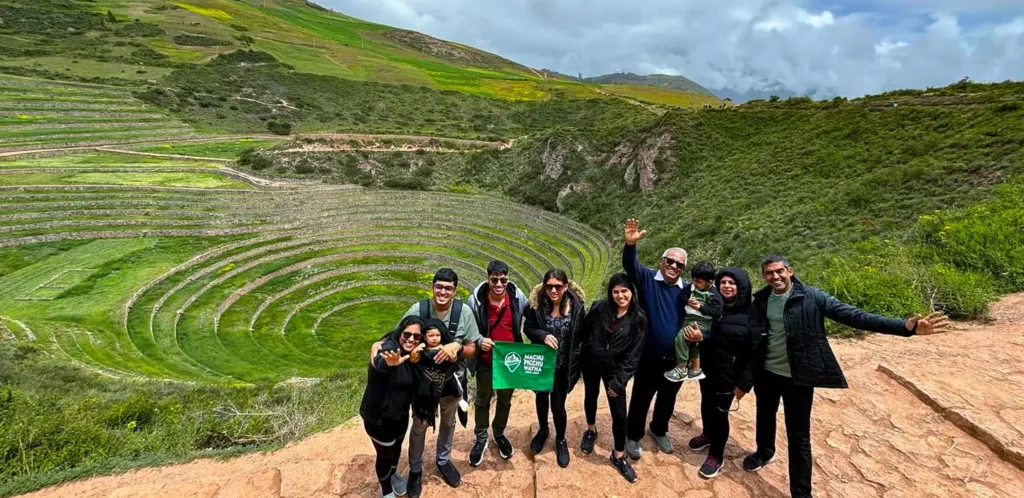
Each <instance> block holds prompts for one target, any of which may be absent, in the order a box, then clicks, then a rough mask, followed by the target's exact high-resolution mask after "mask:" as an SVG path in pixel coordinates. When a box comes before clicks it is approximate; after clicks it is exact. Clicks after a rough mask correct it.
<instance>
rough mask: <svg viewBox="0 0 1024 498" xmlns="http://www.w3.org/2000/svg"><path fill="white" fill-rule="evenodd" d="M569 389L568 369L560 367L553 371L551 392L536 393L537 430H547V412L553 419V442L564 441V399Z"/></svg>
mask: <svg viewBox="0 0 1024 498" xmlns="http://www.w3.org/2000/svg"><path fill="white" fill-rule="evenodd" d="M568 388H569V368H568V367H562V368H556V369H555V382H554V384H553V385H552V386H551V391H550V392H547V391H537V392H536V394H537V424H538V427H539V430H541V431H546V430H547V428H548V412H549V411H550V412H551V417H552V418H553V419H555V440H556V441H558V440H561V439H565V425H566V420H567V415H566V413H565V397H566V395H567V394H568V393H566V391H567V390H568Z"/></svg>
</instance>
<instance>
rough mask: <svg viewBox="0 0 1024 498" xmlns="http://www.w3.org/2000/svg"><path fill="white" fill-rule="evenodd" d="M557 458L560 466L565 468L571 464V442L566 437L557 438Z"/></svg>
mask: <svg viewBox="0 0 1024 498" xmlns="http://www.w3.org/2000/svg"><path fill="white" fill-rule="evenodd" d="M555 459H556V460H557V461H558V466H559V467H561V468H563V469H564V468H566V467H568V466H569V444H568V443H566V442H565V439H557V440H555Z"/></svg>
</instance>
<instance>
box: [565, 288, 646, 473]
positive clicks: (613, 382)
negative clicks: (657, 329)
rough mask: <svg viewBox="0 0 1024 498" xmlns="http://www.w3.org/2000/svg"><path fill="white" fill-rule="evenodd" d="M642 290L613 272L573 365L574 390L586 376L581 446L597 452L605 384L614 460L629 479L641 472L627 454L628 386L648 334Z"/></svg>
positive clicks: (576, 345)
mask: <svg viewBox="0 0 1024 498" xmlns="http://www.w3.org/2000/svg"><path fill="white" fill-rule="evenodd" d="M638 300H639V299H638V298H637V295H636V288H635V287H634V286H633V282H632V281H631V280H630V278H629V276H628V275H626V274H625V273H616V274H615V275H612V278H611V280H610V281H609V282H608V297H607V298H606V299H603V300H600V301H596V302H595V303H594V304H593V305H592V306H591V307H590V311H589V312H588V313H587V315H586V317H584V318H583V324H582V325H581V326H580V329H579V330H578V331H577V332H576V336H575V338H574V340H573V347H572V355H571V357H570V360H569V361H570V363H569V390H570V391H572V388H573V387H574V386H575V385H576V382H577V381H578V380H579V379H580V377H581V376H582V377H583V390H584V391H583V410H584V412H585V413H586V416H587V430H586V432H584V433H583V441H582V443H581V444H580V450H581V451H583V453H584V454H588V455H589V454H590V453H592V452H593V451H594V442H595V441H596V440H597V426H596V425H595V420H596V418H597V398H598V395H599V394H600V390H601V383H602V382H604V388H605V394H606V395H607V397H608V408H609V409H610V411H611V414H612V437H613V439H614V443H615V446H614V450H613V451H612V453H611V455H610V456H609V459H610V460H611V462H612V465H614V466H615V468H616V469H618V471H619V473H620V474H622V477H624V478H625V479H626V480H627V481H629V482H636V472H634V471H633V467H632V465H630V463H629V460H628V459H627V458H626V456H625V455H626V454H625V450H626V384H627V383H628V382H629V379H630V378H632V377H633V374H634V373H636V368H637V365H638V364H639V363H640V355H641V353H642V351H643V346H644V336H645V335H646V334H647V315H646V314H645V313H644V312H643V310H642V309H640V306H639V304H638V302H637V301H638Z"/></svg>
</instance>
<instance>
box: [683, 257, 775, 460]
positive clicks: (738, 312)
mask: <svg viewBox="0 0 1024 498" xmlns="http://www.w3.org/2000/svg"><path fill="white" fill-rule="evenodd" d="M715 287H716V288H717V289H718V292H719V294H721V296H722V300H723V301H724V302H725V309H724V312H723V314H722V317H721V318H720V319H717V320H715V321H714V322H712V323H711V331H710V333H709V334H708V338H707V339H705V340H704V341H701V343H700V356H701V363H702V366H703V368H704V374H705V375H706V378H704V379H703V380H701V381H700V414H701V418H702V419H703V422H704V432H703V433H702V434H700V435H699V436H697V437H694V438H693V439H690V443H689V447H690V449H691V450H693V451H699V450H702V449H704V448H709V449H708V457H707V459H705V460H704V464H703V465H701V467H700V470H699V471H698V474H700V476H701V477H704V478H706V479H710V478H712V477H715V476H717V475H718V472H719V471H720V470H721V469H722V463H723V461H724V460H723V458H724V453H725V443H726V441H727V440H728V439H729V411H730V409H731V407H732V403H733V399H734V398H735V399H741V398H743V396H744V395H745V394H746V393H748V392H750V388H751V386H752V385H753V375H752V371H751V368H750V366H751V365H752V363H751V362H750V361H749V360H750V359H751V357H752V355H753V353H754V351H755V349H756V347H757V343H758V342H759V339H760V337H761V331H762V330H761V327H757V326H753V325H752V324H751V323H750V322H749V321H748V315H749V314H750V313H751V311H752V308H751V290H750V277H749V276H748V275H747V272H745V271H743V269H742V268H737V267H734V266H733V267H729V268H726V269H724V270H722V271H720V272H718V275H717V276H716V277H715Z"/></svg>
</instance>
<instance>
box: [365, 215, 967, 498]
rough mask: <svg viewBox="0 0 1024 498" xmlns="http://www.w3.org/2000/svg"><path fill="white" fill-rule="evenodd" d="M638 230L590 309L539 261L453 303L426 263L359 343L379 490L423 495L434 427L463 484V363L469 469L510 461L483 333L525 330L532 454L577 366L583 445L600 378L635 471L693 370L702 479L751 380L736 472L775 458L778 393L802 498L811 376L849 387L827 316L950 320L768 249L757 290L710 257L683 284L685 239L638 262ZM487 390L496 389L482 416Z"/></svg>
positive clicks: (593, 431)
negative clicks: (848, 290)
mask: <svg viewBox="0 0 1024 498" xmlns="http://www.w3.org/2000/svg"><path fill="white" fill-rule="evenodd" d="M645 235H646V231H643V230H640V228H639V224H638V222H637V221H636V220H634V219H631V220H628V221H627V222H626V223H625V226H624V241H625V246H624V247H623V250H622V267H623V270H624V273H616V274H614V275H612V276H611V278H610V280H609V282H608V285H607V289H606V291H607V294H606V295H605V296H604V297H603V298H602V299H599V300H596V301H594V302H593V303H592V304H591V305H590V307H589V309H586V307H585V303H586V296H585V295H584V292H583V290H582V289H580V287H579V286H577V285H576V283H575V282H573V281H572V280H570V279H569V277H568V276H567V275H566V273H565V272H564V271H562V270H558V269H552V270H550V271H548V272H547V273H546V274H545V275H544V278H543V280H542V281H541V282H540V283H539V284H538V285H536V286H535V287H533V288H532V289H530V291H529V292H528V293H527V292H524V291H523V290H522V289H519V288H518V287H517V286H516V285H515V284H514V283H512V282H511V281H510V280H509V268H508V266H507V265H506V264H505V263H503V262H501V261H491V262H490V263H489V264H488V265H487V269H486V271H487V276H486V280H485V281H484V282H482V283H481V284H479V285H478V286H476V288H474V289H473V291H472V293H471V295H470V297H469V299H468V300H467V301H466V302H465V303H463V302H462V301H461V300H459V299H456V297H455V296H456V289H457V288H458V285H459V279H458V275H456V273H455V272H454V271H453V270H451V269H447V268H443V269H440V270H438V271H437V273H435V275H434V278H433V283H432V287H431V292H432V298H431V299H424V300H422V301H420V302H418V303H415V304H413V305H412V306H411V307H410V308H409V310H408V311H407V312H406V313H405V316H404V317H403V318H402V320H401V321H400V322H399V324H398V326H397V327H395V329H394V330H392V331H391V332H390V333H388V334H387V335H385V336H384V338H383V339H382V340H381V341H378V342H377V343H375V344H374V345H373V347H372V348H371V352H370V358H371V360H370V367H369V369H368V371H367V383H366V390H365V392H364V394H363V399H362V403H361V405H360V410H359V413H360V415H361V417H362V419H363V424H364V427H365V429H366V432H367V434H368V435H369V437H370V440H371V441H372V443H373V446H374V449H375V451H376V464H375V470H376V474H377V479H378V481H379V483H380V487H381V491H382V493H383V495H384V496H385V497H386V498H390V497H391V496H404V495H408V496H410V497H413V498H415V497H418V496H420V493H421V491H422V476H423V450H424V444H425V439H426V433H427V428H428V427H434V426H435V424H437V430H436V434H437V445H436V448H437V449H436V455H435V458H436V464H437V469H438V472H439V474H440V476H441V478H442V479H443V480H444V481H445V483H447V484H448V485H449V486H451V487H457V486H458V485H459V484H460V483H461V475H460V473H459V471H458V469H457V468H456V467H455V465H454V464H453V463H452V461H451V450H452V444H453V440H454V434H455V427H456V419H457V418H458V419H459V420H460V421H461V423H462V425H463V426H464V427H465V426H466V424H467V421H468V408H469V405H468V403H467V400H468V399H469V395H468V390H467V383H466V379H467V377H466V371H467V370H468V372H469V374H471V375H473V376H475V379H476V393H475V396H474V408H475V409H474V418H475V426H474V432H475V435H476V441H475V443H474V444H473V447H472V448H471V449H470V452H469V464H470V465H471V466H473V467H477V466H479V465H481V464H482V463H483V462H484V459H485V457H486V455H487V448H488V444H489V443H490V442H493V443H494V445H495V446H496V447H497V449H498V454H499V455H500V456H501V458H503V459H506V460H507V459H509V458H512V455H513V454H514V453H515V448H514V447H513V445H512V443H511V441H509V439H508V438H507V437H506V436H505V429H506V427H507V425H508V418H509V412H510V410H511V406H512V395H513V390H512V389H494V382H493V379H494V376H493V373H494V372H493V367H492V359H491V355H492V354H493V351H494V347H495V342H500V341H506V342H520V343H521V342H524V335H525V338H526V339H528V340H529V342H531V343H535V344H544V345H546V346H547V347H550V348H552V349H554V350H555V351H557V355H556V356H555V358H556V359H555V370H554V382H553V385H552V387H551V390H550V391H544V392H537V393H536V408H537V423H538V428H537V432H536V433H535V434H534V436H533V438H532V440H531V441H530V451H531V452H532V453H533V454H537V453H540V452H541V451H543V449H544V447H545V445H546V444H547V441H548V439H549V438H550V437H551V433H550V426H549V425H548V420H549V414H550V418H551V420H552V421H553V422H554V429H555V430H554V451H555V459H556V462H557V463H558V465H559V466H561V467H563V468H564V467H568V466H569V462H570V453H569V447H568V442H567V441H566V424H567V414H566V408H565V402H566V396H567V395H568V394H569V393H570V392H571V391H572V390H573V388H574V387H575V386H576V385H577V384H578V382H579V380H580V379H581V378H582V380H583V392H584V402H583V406H584V413H585V416H586V422H587V429H586V430H585V431H584V432H583V434H582V436H581V440H580V451H581V452H582V453H583V454H590V453H592V452H593V451H594V446H595V443H596V441H597V439H598V437H599V434H598V430H597V426H596V415H597V405H598V402H599V398H600V396H601V392H602V391H603V392H604V395H605V398H606V400H607V402H608V408H609V411H610V412H611V418H612V424H611V427H612V443H613V446H612V451H611V453H610V454H609V460H610V462H611V464H612V466H613V467H614V468H615V469H616V470H617V471H618V472H619V473H620V474H621V475H622V476H623V477H624V478H625V479H626V480H627V481H629V482H635V481H636V479H637V474H636V472H635V470H634V469H633V467H632V465H631V463H630V461H631V460H633V461H635V460H639V459H640V458H642V456H643V447H642V446H641V441H642V440H643V439H644V437H645V435H646V436H650V438H651V440H652V441H653V442H654V446H656V447H657V448H658V450H659V451H662V452H665V453H672V452H673V451H674V448H673V444H672V441H671V440H670V439H669V437H668V430H669V420H670V419H671V417H672V414H673V412H674V411H675V404H676V397H677V393H678V392H679V389H680V387H681V386H682V385H683V384H684V383H685V382H687V381H699V385H700V394H701V401H700V412H701V419H702V424H703V430H702V432H701V433H700V434H696V435H694V436H693V437H692V438H691V439H690V440H689V442H688V444H687V446H688V448H689V449H690V450H692V451H703V450H707V458H706V459H705V461H704V463H703V465H701V467H700V469H699V471H698V472H699V474H700V476H702V477H704V478H708V479H710V478H713V477H715V476H717V475H718V474H719V472H720V471H721V469H722V466H723V462H724V451H725V446H726V442H727V440H728V439H729V413H730V411H732V410H733V409H734V408H733V406H734V403H736V402H738V400H740V399H742V398H743V397H744V396H745V395H746V394H747V393H749V392H751V390H753V392H754V394H755V397H756V412H757V414H756V419H757V422H756V432H757V433H756V441H757V448H756V449H755V451H754V452H753V453H751V454H750V455H748V456H747V457H746V458H744V459H743V462H742V467H743V469H744V470H746V471H749V472H755V471H758V470H760V469H761V468H762V467H764V466H765V465H767V464H768V463H770V462H772V461H773V460H774V459H775V433H776V414H777V412H778V408H779V403H780V400H781V402H782V403H783V404H785V424H786V435H787V439H788V448H789V478H790V492H791V494H792V496H794V497H809V496H811V469H812V460H811V440H810V425H811V405H812V402H813V399H814V389H815V388H845V387H847V385H846V380H845V378H844V376H843V372H842V370H841V368H840V367H839V364H838V362H837V361H836V358H835V355H834V354H833V353H832V350H831V348H830V346H829V343H828V340H827V338H826V336H825V318H829V319H831V320H834V321H837V322H839V323H842V324H844V325H847V326H850V327H853V328H856V329H860V330H865V331H870V332H879V333H886V334H893V335H899V336H912V335H926V334H932V333H937V332H944V331H946V330H947V328H948V327H949V322H948V320H947V318H946V317H945V316H944V315H942V314H941V313H932V314H930V315H928V316H923V317H922V316H915V317H911V318H909V319H906V320H899V319H890V318H885V317H882V316H878V315H873V314H870V313H866V312H864V311H861V310H859V309H857V308H855V307H853V306H851V305H848V304H844V303H842V302H840V301H839V300H837V299H836V298H834V297H832V296H830V295H829V294H827V293H825V292H824V291H822V290H820V289H817V288H814V287H811V286H808V285H805V284H803V283H802V282H801V281H800V280H799V279H797V278H796V277H795V276H794V273H793V268H792V267H791V266H790V264H789V262H788V261H787V260H786V259H785V258H783V257H779V256H770V257H767V258H765V259H764V260H763V262H762V263H761V268H760V270H761V275H762V277H763V278H764V280H765V282H766V284H767V285H765V286H764V288H762V289H761V290H759V291H757V292H756V293H754V292H753V287H752V283H751V280H750V277H749V276H748V275H747V273H746V272H745V271H744V270H743V269H741V268H738V267H728V268H724V269H722V270H718V271H716V270H715V268H714V266H712V265H711V264H709V263H699V264H697V265H695V266H694V267H693V269H692V271H691V274H690V278H691V279H692V281H690V282H687V281H686V280H685V279H684V278H683V273H684V270H685V269H686V268H687V254H686V251H684V250H683V249H680V248H671V249H668V250H666V251H664V253H663V254H662V257H661V260H660V261H659V264H658V267H657V268H656V269H654V268H647V267H645V266H643V265H642V264H641V263H640V262H639V260H638V258H637V249H636V244H637V242H638V241H639V240H640V239H641V238H643V237H644V236H645ZM630 380H632V381H633V387H632V392H631V395H630V396H629V402H628V403H627V393H626V386H627V384H628V383H629V382H630ZM491 398H497V399H496V402H495V404H494V405H495V406H494V414H493V418H492V416H491ZM652 403H653V405H654V409H653V411H651V404H652ZM649 412H650V418H648V414H649ZM438 414H439V415H440V416H438ZM410 423H411V426H412V427H411V430H410V427H409V426H410ZM488 429H490V437H488ZM407 433H408V436H409V452H408V459H409V475H408V477H407V478H403V477H402V476H400V475H398V472H397V470H398V464H399V460H400V458H401V452H402V446H403V442H404V439H405V437H406V434H407Z"/></svg>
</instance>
